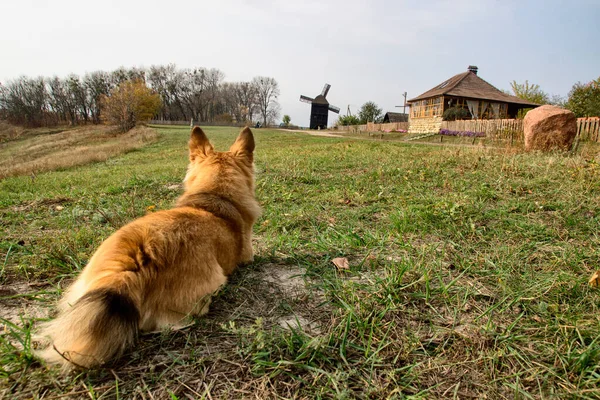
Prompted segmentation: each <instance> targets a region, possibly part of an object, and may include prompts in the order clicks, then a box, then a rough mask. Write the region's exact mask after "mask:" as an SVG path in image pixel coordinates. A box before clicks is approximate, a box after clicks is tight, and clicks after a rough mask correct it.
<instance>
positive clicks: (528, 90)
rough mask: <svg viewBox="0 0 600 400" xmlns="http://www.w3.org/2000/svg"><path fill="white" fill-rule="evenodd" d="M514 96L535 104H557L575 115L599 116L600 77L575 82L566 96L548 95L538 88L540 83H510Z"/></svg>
mask: <svg viewBox="0 0 600 400" xmlns="http://www.w3.org/2000/svg"><path fill="white" fill-rule="evenodd" d="M510 87H511V89H512V93H510V92H509V94H514V95H515V96H517V97H519V98H521V99H524V100H528V101H531V102H533V103H537V104H552V105H557V106H560V107H563V108H566V109H567V110H571V111H572V112H573V113H574V114H575V116H576V117H578V118H580V117H600V77H599V78H598V79H596V80H593V81H591V82H587V83H581V82H577V83H575V84H574V85H573V87H572V88H571V90H570V91H569V94H568V95H567V97H566V98H563V97H561V96H557V95H554V96H550V95H549V94H548V93H546V92H545V91H543V90H542V89H541V88H540V85H537V84H532V83H529V81H525V83H518V82H517V81H512V82H511V83H510Z"/></svg>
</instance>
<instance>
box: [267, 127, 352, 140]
mask: <svg viewBox="0 0 600 400" xmlns="http://www.w3.org/2000/svg"><path fill="white" fill-rule="evenodd" d="M279 130H280V131H285V132H299V133H304V134H307V135H311V136H322V137H334V138H343V137H345V136H341V135H335V134H333V133H329V132H328V131H312V130H300V129H279ZM361 139H362V138H361Z"/></svg>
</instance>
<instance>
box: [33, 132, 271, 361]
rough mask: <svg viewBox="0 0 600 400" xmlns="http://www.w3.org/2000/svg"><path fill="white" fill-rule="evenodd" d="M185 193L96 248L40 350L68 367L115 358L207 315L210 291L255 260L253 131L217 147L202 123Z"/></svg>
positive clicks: (194, 138)
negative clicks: (148, 337)
mask: <svg viewBox="0 0 600 400" xmlns="http://www.w3.org/2000/svg"><path fill="white" fill-rule="evenodd" d="M189 150H190V164H189V167H188V171H187V174H186V176H185V179H184V188H185V190H184V193H183V195H182V196H181V197H180V198H179V199H178V200H177V203H176V206H175V208H173V209H170V210H165V211H159V212H156V213H153V214H149V215H146V216H144V217H142V218H139V219H137V220H135V221H133V222H131V223H129V224H128V225H125V226H124V227H122V228H121V229H119V230H118V231H117V232H115V233H114V234H113V235H111V236H110V237H109V238H108V239H106V240H105V241H104V242H103V243H102V245H100V247H99V248H98V250H97V251H96V253H95V254H94V255H93V256H92V258H91V259H90V261H89V263H88V265H87V266H86V267H85V268H84V269H83V271H82V272H81V274H80V275H79V277H78V278H77V280H76V281H75V283H73V285H72V286H71V287H70V288H69V289H68V290H67V291H66V292H65V294H64V296H63V297H62V299H61V300H60V302H59V305H58V308H59V314H58V316H57V318H56V319H54V320H52V321H50V322H48V323H46V324H45V325H44V326H43V327H42V329H41V333H40V335H41V336H42V337H44V338H45V340H46V345H47V346H46V347H45V348H44V349H43V350H41V351H40V352H38V356H39V357H40V358H42V359H44V360H45V361H46V362H47V363H49V364H60V365H62V366H63V367H64V368H65V369H67V370H68V369H71V368H73V367H82V368H91V367H95V366H99V365H102V364H104V363H106V362H107V361H109V360H112V359H114V358H117V357H119V356H121V355H122V354H123V352H124V351H125V350H126V349H127V348H128V347H130V346H132V345H133V344H134V342H135V339H136V337H137V334H138V333H139V332H144V331H154V330H158V329H162V328H165V327H169V326H178V325H182V324H183V323H184V322H185V321H186V318H188V317H189V316H190V315H202V314H205V313H206V312H208V306H209V303H210V299H211V294H212V293H214V292H215V291H216V290H217V289H218V288H219V287H220V286H221V285H223V284H224V283H225V282H226V281H227V276H228V275H230V274H231V273H232V272H233V271H234V270H235V268H236V267H237V266H238V265H239V264H242V263H246V262H250V261H252V259H253V253H252V226H253V224H254V222H255V221H256V219H257V218H258V217H259V215H260V212H261V211H260V206H259V204H258V202H257V201H256V199H255V197H254V164H253V153H254V137H253V135H252V132H251V131H250V129H249V128H245V129H243V130H242V131H241V132H240V134H239V136H238V138H237V139H236V141H235V143H234V144H233V145H232V146H231V148H230V149H229V151H227V152H217V151H215V150H214V149H213V146H212V145H211V144H210V142H209V140H208V138H207V137H206V135H205V134H204V132H203V131H202V129H200V128H199V127H194V128H193V130H192V133H191V138H190V141H189Z"/></svg>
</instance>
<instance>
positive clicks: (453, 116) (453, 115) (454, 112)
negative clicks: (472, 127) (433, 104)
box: [442, 107, 471, 121]
mask: <svg viewBox="0 0 600 400" xmlns="http://www.w3.org/2000/svg"><path fill="white" fill-rule="evenodd" d="M442 119H443V120H444V121H457V120H461V119H471V113H470V112H469V111H468V110H466V109H464V108H460V107H451V108H449V109H447V110H446V111H444V115H442Z"/></svg>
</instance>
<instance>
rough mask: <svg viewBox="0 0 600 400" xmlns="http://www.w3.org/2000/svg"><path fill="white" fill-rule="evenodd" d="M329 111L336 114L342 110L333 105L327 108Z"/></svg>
mask: <svg viewBox="0 0 600 400" xmlns="http://www.w3.org/2000/svg"><path fill="white" fill-rule="evenodd" d="M327 108H328V109H329V111H333V112H334V113H336V114H339V113H340V108H339V107H336V106H332V105H331V104H330V105H329V107H327Z"/></svg>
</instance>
